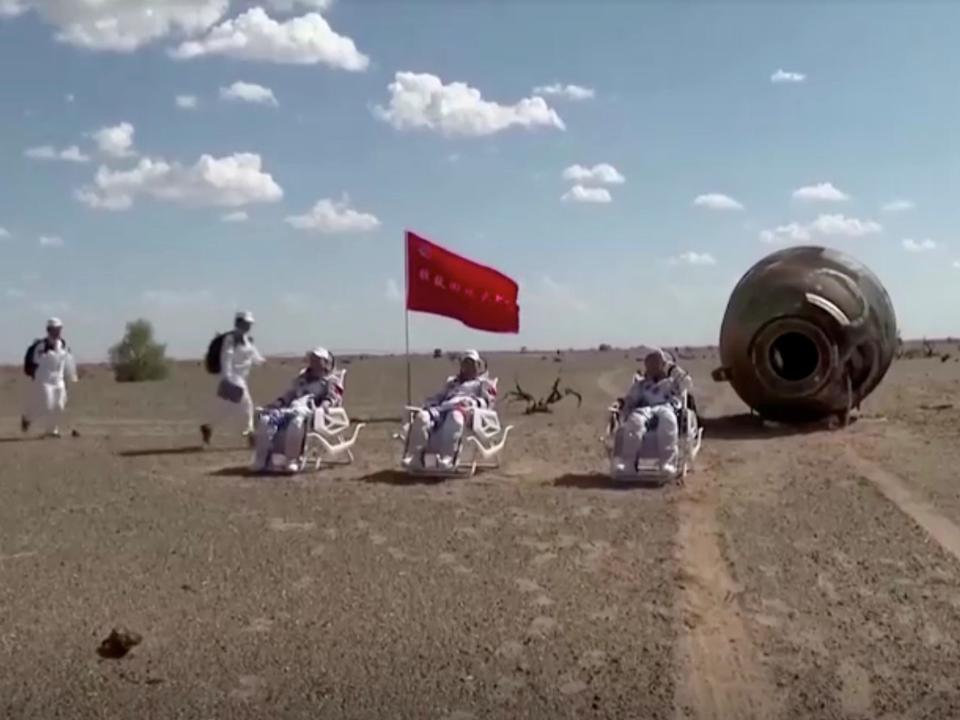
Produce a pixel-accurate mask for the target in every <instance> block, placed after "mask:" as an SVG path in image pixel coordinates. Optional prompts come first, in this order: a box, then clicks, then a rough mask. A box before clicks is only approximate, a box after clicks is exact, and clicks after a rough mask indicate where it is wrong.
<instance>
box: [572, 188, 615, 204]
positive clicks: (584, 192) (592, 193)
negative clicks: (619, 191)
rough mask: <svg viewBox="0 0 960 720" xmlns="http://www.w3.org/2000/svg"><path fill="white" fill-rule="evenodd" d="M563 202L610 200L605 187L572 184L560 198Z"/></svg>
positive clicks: (605, 201)
mask: <svg viewBox="0 0 960 720" xmlns="http://www.w3.org/2000/svg"><path fill="white" fill-rule="evenodd" d="M560 199H561V200H563V201H564V202H577V203H608V202H612V201H613V198H612V197H610V191H609V190H607V189H606V188H588V187H584V186H583V185H574V186H573V187H572V188H570V189H569V190H568V191H567V192H565V193H564V194H563V196H562V197H561V198H560Z"/></svg>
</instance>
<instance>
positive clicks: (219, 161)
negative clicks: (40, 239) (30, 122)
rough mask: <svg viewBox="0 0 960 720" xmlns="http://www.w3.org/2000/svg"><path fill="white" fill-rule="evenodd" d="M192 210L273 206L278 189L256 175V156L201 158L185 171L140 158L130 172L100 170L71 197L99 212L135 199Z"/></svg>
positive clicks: (124, 206) (120, 207)
mask: <svg viewBox="0 0 960 720" xmlns="http://www.w3.org/2000/svg"><path fill="white" fill-rule="evenodd" d="M140 195H142V196H146V197H150V198H153V199H154V200H159V201H162V202H171V203H177V204H180V205H186V206H193V207H242V206H244V205H250V204H253V203H267V202H276V201H278V200H280V199H281V198H282V197H283V189H282V188H281V187H280V186H279V185H278V184H277V183H276V182H275V181H274V179H273V178H272V177H271V176H270V175H269V174H268V173H265V172H263V170H262V161H261V159H260V156H259V155H256V154H253V153H235V154H233V155H228V156H225V157H222V158H215V157H212V156H210V155H203V156H201V157H200V159H199V160H197V162H196V163H194V164H193V165H191V166H184V165H181V164H180V163H177V162H173V163H170V162H167V161H166V160H163V159H162V158H158V159H156V160H154V159H151V158H143V159H141V160H140V162H139V163H138V164H137V166H136V167H135V168H133V169H131V170H118V171H114V170H110V169H109V168H106V167H102V166H101V167H100V169H99V170H98V171H97V175H96V177H95V178H94V186H93V187H90V186H87V187H84V188H81V189H80V190H78V191H77V199H79V200H80V201H81V202H83V203H85V204H87V205H89V206H90V207H92V208H96V209H100V210H126V209H128V208H129V207H131V206H132V205H133V202H134V199H135V198H136V197H137V196H140Z"/></svg>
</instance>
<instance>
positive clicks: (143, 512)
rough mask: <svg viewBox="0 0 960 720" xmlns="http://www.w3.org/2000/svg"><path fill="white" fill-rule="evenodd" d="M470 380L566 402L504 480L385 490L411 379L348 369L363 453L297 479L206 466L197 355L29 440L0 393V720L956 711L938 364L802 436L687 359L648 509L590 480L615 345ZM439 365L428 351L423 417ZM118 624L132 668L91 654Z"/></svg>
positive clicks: (220, 449)
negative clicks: (854, 415)
mask: <svg viewBox="0 0 960 720" xmlns="http://www.w3.org/2000/svg"><path fill="white" fill-rule="evenodd" d="M490 362H491V367H492V370H494V371H495V372H496V374H498V375H499V376H500V378H501V386H502V390H506V389H507V388H509V387H510V386H511V385H512V384H513V381H514V378H515V377H516V378H519V379H520V382H521V384H522V385H523V386H524V388H525V389H527V390H530V391H533V392H535V393H537V394H539V393H546V391H547V390H548V389H549V385H550V384H551V382H552V381H553V379H554V377H556V374H557V373H558V372H559V373H562V376H563V378H564V381H565V383H567V384H569V385H570V386H571V387H573V388H575V389H577V390H579V391H580V392H581V393H583V396H584V402H583V407H582V408H581V409H579V410H578V408H577V406H576V401H575V400H573V399H568V400H566V401H565V402H564V403H562V404H560V405H558V406H556V411H555V412H554V413H553V414H552V415H538V416H532V417H527V416H524V415H523V414H522V405H518V406H512V407H508V406H504V407H506V408H507V409H506V410H505V413H504V414H505V416H506V417H507V418H509V420H510V422H512V423H515V424H516V426H517V427H516V431H515V433H516V434H515V435H514V436H513V438H512V441H511V445H510V447H509V448H508V450H507V455H506V457H505V461H506V462H505V466H504V468H503V470H502V471H500V472H497V473H493V474H484V475H481V476H478V477H476V478H473V479H470V480H452V481H447V482H440V483H429V482H424V483H414V482H407V481H405V480H404V479H403V478H402V476H400V475H398V474H396V473H394V472H392V468H394V467H395V466H396V463H397V460H398V452H399V448H398V446H397V444H396V442H395V441H393V440H392V439H391V437H390V436H391V433H392V432H394V431H395V430H396V429H397V419H398V417H399V410H400V408H402V405H403V404H404V399H405V398H404V381H403V378H404V370H403V363H402V359H387V358H382V359H366V360H355V361H353V362H352V363H351V364H350V370H349V374H348V376H347V386H348V387H347V397H348V409H349V410H350V412H351V414H352V415H353V416H354V417H356V418H362V419H365V420H366V421H367V422H369V423H370V424H369V425H368V427H367V428H366V429H365V430H364V431H363V433H362V434H361V440H360V443H359V446H358V452H357V461H356V463H355V464H354V465H352V466H350V467H347V468H342V469H336V470H331V471H324V472H322V473H319V474H311V475H305V476H301V477H299V478H296V479H286V478H280V479H259V478H251V477H248V476H246V474H245V472H244V467H245V465H246V464H247V462H248V460H249V454H248V451H247V450H246V449H245V448H244V447H243V445H242V443H241V442H240V439H239V437H238V436H237V435H236V433H234V432H226V431H224V432H220V433H218V435H217V437H216V438H215V443H214V447H212V448H209V449H206V450H201V449H199V448H198V445H199V438H198V432H197V422H198V420H197V418H198V417H200V416H201V415H202V414H203V413H204V412H205V408H206V407H207V405H208V404H209V401H210V397H211V396H212V394H213V382H212V381H211V379H210V378H209V377H208V376H206V375H205V374H204V373H203V372H202V370H201V368H200V367H199V364H198V363H192V364H182V365H178V366H177V368H176V371H175V374H174V376H173V377H171V379H170V380H168V381H166V382H163V383H157V384H146V385H118V384H116V383H114V382H113V381H112V379H111V377H110V376H109V374H108V373H107V372H106V371H104V370H102V369H88V370H87V371H86V372H85V377H84V378H83V380H82V382H81V383H80V385H78V386H77V387H76V390H75V391H74V392H73V393H72V397H71V401H70V412H71V418H70V424H69V425H68V428H73V427H76V428H77V429H78V430H79V431H80V433H81V437H79V438H69V437H66V438H64V439H63V440H60V441H35V440H32V439H28V440H24V439H22V438H21V436H20V434H19V428H18V423H17V417H18V414H19V406H20V397H21V395H22V393H23V391H24V388H25V382H24V379H23V378H22V376H20V375H19V371H18V370H16V369H11V370H5V371H2V372H0V668H2V672H0V716H2V717H4V718H45V719H46V718H118V717H137V718H172V717H182V718H221V717H222V718H314V719H315V718H380V717H384V718H437V719H438V720H441V719H443V718H447V719H451V720H453V719H456V720H467V719H469V718H477V719H479V718H673V719H679V718H716V719H718V720H719V719H720V718H725V719H726V718H763V719H772V718H864V719H867V718H869V719H873V718H876V719H880V718H883V719H887V718H952V717H960V562H958V558H960V530H958V525H960V487H958V482H957V480H958V474H957V470H956V468H957V467H960V443H957V441H956V438H957V432H958V428H960V402H957V405H956V406H950V407H946V408H940V409H931V408H932V407H934V406H936V405H939V404H942V403H953V402H954V400H955V397H956V395H957V392H958V390H960V364H957V363H955V362H954V359H953V358H950V359H949V360H948V361H947V362H941V361H940V359H939V358H938V357H934V358H916V359H910V360H902V361H898V362H897V363H896V364H895V366H894V368H893V370H892V371H891V374H890V375H889V376H888V378H887V380H886V381H885V382H884V383H883V385H882V386H881V387H880V389H879V390H878V391H877V392H876V394H875V395H874V396H873V397H871V398H870V399H869V400H868V401H867V402H866V403H865V404H864V408H863V411H864V417H863V419H862V420H861V421H860V422H858V423H857V424H856V425H854V426H853V427H851V428H849V429H847V430H845V431H840V432H807V433H791V432H784V431H781V430H778V429H776V428H771V427H767V428H758V427H756V426H753V425H751V424H750V423H748V422H745V421H744V420H743V419H742V417H741V416H740V414H741V413H743V412H744V408H743V406H742V404H741V403H740V402H739V400H738V399H737V398H736V396H735V395H734V394H733V393H732V391H731V390H730V389H729V388H728V387H727V386H725V385H718V384H715V383H713V382H711V381H710V378H709V371H710V370H711V369H712V368H713V367H714V364H715V360H713V359H712V358H705V357H703V356H701V357H699V358H698V359H696V360H693V361H690V362H687V363H685V364H686V366H687V367H688V368H689V369H690V370H691V371H692V372H693V374H694V376H695V378H696V379H697V381H698V402H699V405H700V407H701V411H702V414H703V415H704V417H705V419H706V421H707V431H706V434H705V445H704V450H703V452H702V454H701V456H700V462H699V464H698V467H697V469H696V471H695V472H694V473H693V474H692V475H690V476H689V477H688V479H687V482H686V484H685V485H684V486H682V487H667V488H663V489H659V490H650V489H631V490H623V489H615V488H611V487H610V486H609V485H608V483H606V481H605V480H604V479H603V476H602V475H600V474H598V473H601V472H602V471H603V470H604V469H605V467H606V462H605V458H604V455H603V450H602V446H601V445H600V442H599V435H600V434H601V432H602V429H603V425H604V422H605V415H604V409H605V408H606V406H607V405H608V404H609V402H610V401H611V399H612V398H613V397H614V396H616V395H617V394H620V393H622V392H623V390H624V389H625V388H626V385H627V383H628V381H629V378H630V376H631V373H632V372H633V369H634V368H635V367H636V366H637V363H636V362H635V358H634V357H633V355H632V354H631V353H625V352H623V351H616V350H615V351H611V352H608V353H573V354H566V355H565V356H564V357H563V359H562V361H561V362H555V360H554V357H553V356H552V355H549V356H541V355H540V354H535V353H532V354H529V355H523V356H521V355H502V356H494V357H492V358H491V360H490ZM450 368H451V365H450V363H449V361H447V360H432V359H428V358H423V359H418V360H417V362H416V364H415V368H414V388H415V394H416V395H417V396H418V397H419V396H422V395H425V394H426V393H428V392H432V391H433V390H434V389H435V388H436V387H437V386H438V385H439V383H440V382H441V381H442V379H443V377H444V376H445V375H446V374H447V373H448V372H449V371H450ZM293 369H294V366H293V365H290V364H289V363H286V364H280V363H279V362H277V363H273V364H272V365H271V366H269V367H267V368H264V369H262V370H259V371H256V373H255V377H254V379H253V388H254V393H255V395H256V396H257V397H258V398H260V399H270V398H272V397H273V396H274V395H275V393H277V392H278V391H279V390H280V389H282V388H283V387H284V385H285V384H286V382H287V380H288V378H289V376H290V374H291V373H292V372H293ZM925 406H926V407H925ZM120 625H122V626H126V627H128V628H130V629H131V630H134V631H136V632H138V633H141V634H142V635H143V642H142V644H141V645H139V646H137V647H136V648H134V650H133V651H132V652H131V653H130V654H129V655H128V656H127V657H125V658H123V659H121V660H109V659H102V658H100V657H99V656H98V655H97V653H96V649H97V647H98V645H99V643H100V641H101V640H102V639H103V638H104V637H106V636H107V635H108V633H109V632H110V630H111V629H112V628H113V627H114V626H120Z"/></svg>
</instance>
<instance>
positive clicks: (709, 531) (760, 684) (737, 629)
mask: <svg viewBox="0 0 960 720" xmlns="http://www.w3.org/2000/svg"><path fill="white" fill-rule="evenodd" d="M710 400H711V402H710V405H711V406H713V407H715V408H720V409H726V407H727V406H728V405H731V404H732V403H734V401H735V399H734V398H733V397H732V391H730V390H729V388H727V389H725V390H724V391H721V392H720V393H719V394H718V395H716V396H714V397H712V398H710ZM704 439H705V440H706V441H707V442H709V438H708V437H707V435H706V433H705V434H704ZM748 444H749V442H747V441H744V442H742V443H741V442H738V443H729V444H728V445H727V446H725V447H724V450H723V452H724V454H725V455H726V454H730V455H739V456H741V457H749V456H750V454H749V452H746V451H747V449H748V448H743V447H735V446H742V445H748ZM704 447H705V448H706V447H708V446H707V445H705V446H704ZM693 477H694V479H693V480H692V481H688V482H687V483H686V485H685V486H684V488H683V489H682V490H681V491H680V494H679V496H678V500H677V520H678V529H677V541H676V555H675V556H676V560H677V564H678V565H679V568H680V570H679V583H678V584H679V588H678V589H679V597H678V600H677V602H678V603H679V608H678V610H679V612H678V613H677V617H678V619H679V621H680V625H679V628H678V638H677V647H676V657H675V662H674V666H675V668H676V672H677V695H676V698H675V707H674V712H675V717H676V718H677V720H687V719H688V718H697V719H698V720H728V719H729V718H738V719H744V720H749V719H753V718H755V719H756V720H772V719H773V718H776V717H778V716H779V715H780V708H779V704H778V702H777V700H776V698H777V694H776V688H775V687H774V685H773V683H772V682H771V680H770V678H769V675H768V673H767V671H766V669H765V668H764V666H763V664H762V663H761V661H760V656H759V653H758V651H757V649H756V647H755V646H754V644H753V641H752V640H751V638H750V635H749V633H748V632H747V628H746V625H745V624H744V622H743V619H742V611H741V608H740V603H739V600H738V599H737V598H738V593H739V588H738V586H737V584H736V583H735V582H734V580H733V578H732V577H731V574H730V571H729V569H728V563H727V559H726V558H725V557H724V555H723V552H722V550H721V542H720V537H721V529H720V524H719V520H718V509H719V506H720V500H721V497H722V496H721V487H720V483H721V479H720V478H719V477H718V476H717V475H715V474H714V473H713V472H712V471H710V470H701V471H700V472H697V473H696V475H694V476H693ZM744 477H748V475H746V474H745V475H744ZM734 479H736V478H734ZM740 479H742V478H740Z"/></svg>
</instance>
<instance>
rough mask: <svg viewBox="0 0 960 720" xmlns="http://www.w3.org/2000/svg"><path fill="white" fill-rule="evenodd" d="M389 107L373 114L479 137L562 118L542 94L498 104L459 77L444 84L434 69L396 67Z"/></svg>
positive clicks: (556, 123)
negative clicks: (402, 69) (399, 69)
mask: <svg viewBox="0 0 960 720" xmlns="http://www.w3.org/2000/svg"><path fill="white" fill-rule="evenodd" d="M388 90H389V92H390V104H389V107H387V108H384V107H381V106H376V107H375V108H374V115H375V116H376V117H378V118H380V119H381V120H383V121H385V122H387V123H389V124H390V125H392V126H393V127H394V128H395V129H396V130H412V129H420V128H422V129H427V130H433V131H435V132H439V133H441V134H442V135H446V136H463V137H481V136H484V135H492V134H494V133H497V132H501V131H503V130H506V129H508V128H511V127H514V126H517V127H523V128H528V129H532V128H538V127H552V128H557V129H560V130H565V129H566V126H565V125H564V124H563V120H561V119H560V116H559V115H558V114H557V112H556V111H555V110H553V109H552V108H551V107H550V106H549V105H547V103H546V101H545V100H544V99H543V98H541V97H530V98H524V99H522V100H519V101H518V102H516V103H514V104H513V105H501V104H499V103H496V102H492V101H489V100H484V99H483V96H482V95H481V94H480V91H479V90H477V89H476V88H472V87H470V86H469V85H467V84H465V83H462V82H451V83H450V84H448V85H444V84H443V81H442V80H440V78H438V77H437V76H436V75H430V74H428V73H412V72H398V73H396V75H395V76H394V81H393V82H392V83H390V85H389V86H388Z"/></svg>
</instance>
